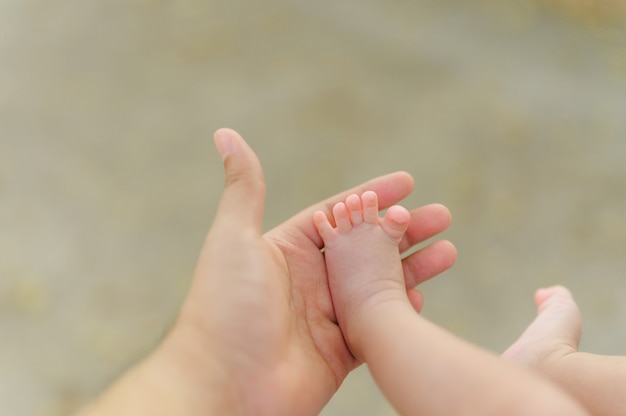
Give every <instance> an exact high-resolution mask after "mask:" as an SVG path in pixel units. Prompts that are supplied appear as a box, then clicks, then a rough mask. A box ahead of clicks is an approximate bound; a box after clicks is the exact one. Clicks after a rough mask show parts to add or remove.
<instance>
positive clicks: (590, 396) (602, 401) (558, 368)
mask: <svg viewBox="0 0 626 416" xmlns="http://www.w3.org/2000/svg"><path fill="white" fill-rule="evenodd" d="M546 374H547V375H548V377H549V378H550V379H551V380H553V381H554V382H556V383H557V384H558V385H559V386H561V387H562V388H563V389H565V391H567V392H568V393H570V394H571V395H572V396H573V397H576V398H578V400H579V401H580V402H581V403H582V404H583V405H584V406H585V407H586V408H587V409H588V410H589V411H590V412H591V413H592V414H593V415H595V416H621V415H623V414H624V412H626V357H623V356H607V355H597V354H589V353H584V352H574V353H570V354H567V355H565V356H563V357H562V358H560V359H558V360H556V361H554V363H553V364H550V365H549V366H548V367H547V368H546Z"/></svg>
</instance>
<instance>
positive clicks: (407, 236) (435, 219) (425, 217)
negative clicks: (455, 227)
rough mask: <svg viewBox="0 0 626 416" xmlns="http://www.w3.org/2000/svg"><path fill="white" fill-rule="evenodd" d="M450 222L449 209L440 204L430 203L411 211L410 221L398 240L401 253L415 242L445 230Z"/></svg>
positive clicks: (422, 240) (420, 241) (417, 242)
mask: <svg viewBox="0 0 626 416" xmlns="http://www.w3.org/2000/svg"><path fill="white" fill-rule="evenodd" d="M451 222H452V217H451V215H450V210H448V208H446V207H445V206H444V205H441V204H430V205H425V206H423V207H420V208H417V209H414V210H413V211H411V221H410V222H409V226H408V228H407V230H406V233H404V236H403V237H402V241H401V242H400V252H401V253H403V252H405V251H406V250H408V249H410V248H411V247H413V246H415V245H416V244H419V243H422V242H424V241H426V240H428V239H429V238H431V237H433V236H435V235H437V234H439V233H441V232H443V231H445V230H446V229H447V228H448V227H449V226H450V223H451Z"/></svg>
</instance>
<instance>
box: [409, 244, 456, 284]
mask: <svg viewBox="0 0 626 416" xmlns="http://www.w3.org/2000/svg"><path fill="white" fill-rule="evenodd" d="M456 256H457V252H456V247H454V245H453V244H452V243H451V242H449V241H447V240H440V241H435V242H434V243H432V244H430V245H428V246H426V247H424V248H422V249H420V250H418V251H416V252H415V253H413V254H411V255H409V256H408V257H406V258H405V259H403V260H402V269H403V272H404V281H405V283H406V287H408V288H411V287H415V286H417V285H418V284H420V283H422V282H425V281H426V280H429V279H431V278H433V277H435V276H437V275H438V274H440V273H442V272H444V271H446V270H448V269H449V268H450V267H452V266H453V265H454V263H455V262H456Z"/></svg>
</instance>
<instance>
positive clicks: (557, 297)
mask: <svg viewBox="0 0 626 416" xmlns="http://www.w3.org/2000/svg"><path fill="white" fill-rule="evenodd" d="M535 303H536V304H537V310H538V315H537V317H536V318H535V320H534V321H533V322H532V323H531V324H530V325H529V326H528V328H527V329H526V331H524V333H523V334H522V336H521V337H520V338H519V339H518V340H517V341H516V342H515V343H514V344H513V345H511V346H510V347H509V348H508V349H507V350H506V351H505V352H504V354H502V357H504V358H505V359H508V360H509V361H512V362H515V363H518V364H522V365H525V366H528V367H530V368H533V369H535V370H539V371H542V372H544V371H547V367H549V364H550V362H552V360H554V359H559V358H561V357H563V356H565V355H567V354H569V353H572V352H575V351H576V350H577V349H578V343H579V341H580V335H581V316H580V311H579V310H578V306H577V305H576V303H575V302H574V299H573V298H572V295H571V293H570V292H569V290H567V289H566V288H564V287H562V286H554V287H550V288H547V289H539V290H538V291H537V292H536V293H535Z"/></svg>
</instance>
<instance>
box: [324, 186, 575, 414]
mask: <svg viewBox="0 0 626 416" xmlns="http://www.w3.org/2000/svg"><path fill="white" fill-rule="evenodd" d="M313 221H314V224H315V226H316V227H317V230H318V232H319V234H320V236H321V237H322V239H323V241H324V256H325V262H326V268H327V273H328V284H329V288H330V293H331V298H332V302H333V306H334V310H335V315H336V317H337V321H338V323H339V326H340V328H341V331H342V333H343V336H344V339H345V340H346V344H347V346H348V347H349V348H350V351H351V352H352V354H353V355H354V356H355V357H357V358H358V359H359V360H362V361H364V362H366V363H367V364H368V367H369V369H370V372H371V374H372V376H373V378H374V380H375V381H376V383H377V384H378V386H379V387H380V388H381V390H382V392H383V394H384V395H385V396H386V397H387V399H388V400H389V401H390V403H391V404H392V405H393V406H394V407H395V408H396V410H397V411H398V412H399V413H400V414H402V415H413V414H427V415H429V416H440V415H441V416H444V415H445V416H453V415H459V416H461V415H462V416H486V415H494V416H495V415H498V416H499V415H507V416H518V415H519V416H522V415H524V416H526V415H533V416H544V415H545V416H548V415H549V416H557V415H558V416H561V415H562V416H574V415H576V416H582V415H586V414H587V413H585V412H584V410H582V409H581V408H580V407H579V406H578V405H577V404H576V403H575V402H574V401H573V400H572V399H571V398H569V397H567V396H566V395H565V394H564V392H563V391H561V390H559V389H558V388H556V387H555V386H554V385H552V384H550V383H549V382H547V381H546V380H544V379H542V378H540V377H538V376H537V375H535V374H533V373H532V372H531V371H528V370H526V369H523V368H522V367H520V366H517V365H512V364H510V363H508V362H507V361H505V360H503V359H501V358H500V357H497V356H495V355H493V354H491V353H489V352H488V351H484V350H482V349H480V348H478V347H476V346H474V345H472V344H470V343H468V342H466V341H464V340H462V339H459V338H457V337H455V336H454V335H452V334H450V333H448V332H447V331H445V330H443V329H442V328H439V327H438V326H436V325H434V324H432V323H431V322H429V321H428V320H426V319H424V318H423V317H422V316H420V315H419V314H418V313H416V312H415V310H414V309H415V308H414V307H413V306H414V305H412V303H414V302H412V301H411V297H412V296H411V295H410V293H411V292H410V291H409V292H407V290H406V285H405V281H404V279H403V266H402V261H401V257H400V250H399V248H400V241H401V239H402V236H403V234H404V233H405V231H406V230H407V226H408V224H409V221H410V214H409V212H408V211H407V210H406V209H404V208H402V207H400V206H392V207H390V208H389V209H388V210H387V212H386V213H385V215H384V216H383V217H382V218H381V217H379V215H378V200H377V195H376V193H374V192H371V191H368V192H364V193H363V194H362V195H361V196H360V197H359V196H358V195H357V194H352V195H349V196H347V197H346V199H345V202H339V203H336V204H335V205H334V207H333V208H332V216H328V215H327V214H326V213H324V212H323V211H317V212H315V214H314V216H313ZM333 221H334V223H335V224H334V225H333V223H332V222H333ZM529 397H532V398H533V400H528V398H529Z"/></svg>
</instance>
